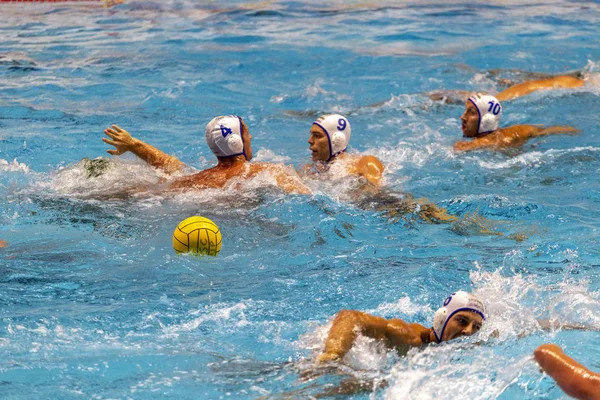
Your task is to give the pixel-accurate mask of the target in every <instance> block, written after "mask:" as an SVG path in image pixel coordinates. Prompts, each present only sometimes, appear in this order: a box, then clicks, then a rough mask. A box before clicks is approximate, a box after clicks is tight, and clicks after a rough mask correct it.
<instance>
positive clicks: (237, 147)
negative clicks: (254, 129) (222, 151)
mask: <svg viewBox="0 0 600 400" xmlns="http://www.w3.org/2000/svg"><path fill="white" fill-rule="evenodd" d="M226 140H227V147H229V149H230V150H231V151H232V152H234V153H242V152H243V151H244V142H243V141H242V137H241V136H237V135H228V136H227V138H226Z"/></svg>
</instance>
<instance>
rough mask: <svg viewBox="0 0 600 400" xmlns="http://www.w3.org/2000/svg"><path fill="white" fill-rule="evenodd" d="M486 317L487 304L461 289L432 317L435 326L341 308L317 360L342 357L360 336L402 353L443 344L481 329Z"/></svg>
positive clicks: (448, 298)
mask: <svg viewBox="0 0 600 400" xmlns="http://www.w3.org/2000/svg"><path fill="white" fill-rule="evenodd" d="M485 318H486V309H485V305H484V304H483V302H482V301H481V300H479V299H478V298H477V297H476V296H474V295H473V294H470V293H467V292H463V291H458V292H456V293H452V294H451V295H450V296H448V297H447V298H446V300H444V303H443V305H442V307H441V308H440V309H438V310H437V311H436V312H435V315H434V317H433V327H431V328H427V327H425V326H423V325H420V324H411V323H408V322H405V321H403V320H401V319H397V318H395V319H385V318H382V317H377V316H374V315H371V314H367V313H363V312H360V311H353V310H343V311H340V312H339V313H338V314H337V316H336V317H335V319H334V320H333V325H332V326H331V329H330V330H329V334H328V336H327V339H326V341H325V350H324V351H323V353H321V354H319V356H317V361H318V362H326V361H335V360H342V359H343V358H344V356H345V355H346V353H348V351H350V349H351V348H352V345H353V344H354V341H355V340H356V338H357V336H358V335H359V334H360V335H364V336H367V337H370V338H373V339H376V340H381V341H382V342H383V343H385V345H386V346H387V347H388V348H393V349H395V350H396V351H397V352H399V353H400V354H402V355H404V354H406V352H407V351H408V350H409V349H410V348H412V347H416V346H422V345H426V344H429V343H441V342H445V341H448V340H452V339H456V338H458V337H461V336H470V335H472V334H474V333H477V332H478V331H479V330H480V329H481V325H482V324H483V321H484V320H485Z"/></svg>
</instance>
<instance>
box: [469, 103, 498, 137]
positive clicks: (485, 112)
mask: <svg viewBox="0 0 600 400" xmlns="http://www.w3.org/2000/svg"><path fill="white" fill-rule="evenodd" d="M469 101H470V102H471V103H473V105H474V106H475V107H476V108H477V113H478V114H479V128H478V129H477V134H479V135H481V134H486V133H490V132H493V131H495V130H496V129H498V125H499V124H500V117H502V105H501V104H500V101H498V99H497V98H495V97H494V96H492V95H491V94H483V93H476V94H474V95H473V96H471V97H469Z"/></svg>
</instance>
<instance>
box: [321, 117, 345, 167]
mask: <svg viewBox="0 0 600 400" xmlns="http://www.w3.org/2000/svg"><path fill="white" fill-rule="evenodd" d="M313 125H317V126H319V127H320V128H321V129H323V130H324V131H325V135H327V140H328V141H329V159H328V160H327V161H330V160H331V159H332V158H333V157H335V156H337V155H338V154H340V153H342V152H344V151H346V148H347V147H348V142H349V141H350V134H351V133H352V129H351V128H350V122H348V119H347V118H346V117H344V116H342V115H339V114H328V115H322V116H320V117H319V118H318V119H317V120H316V121H315V122H313Z"/></svg>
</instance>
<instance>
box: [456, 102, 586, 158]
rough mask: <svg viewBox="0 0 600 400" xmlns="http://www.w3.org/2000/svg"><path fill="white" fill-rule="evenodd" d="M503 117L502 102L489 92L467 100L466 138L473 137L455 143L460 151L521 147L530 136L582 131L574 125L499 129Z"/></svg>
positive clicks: (523, 126) (463, 119) (521, 126)
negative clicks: (467, 140)
mask: <svg viewBox="0 0 600 400" xmlns="http://www.w3.org/2000/svg"><path fill="white" fill-rule="evenodd" d="M501 116H502V105H501V104H500V101H499V100H498V99H497V98H496V97H494V96H492V95H489V94H483V93H476V94H474V95H473V96H471V97H469V99H468V100H467V101H466V103H465V112H464V113H463V114H462V115H461V117H460V120H461V121H462V131H463V137H466V138H472V139H473V140H472V141H469V142H466V141H464V142H456V143H454V146H453V147H454V150H456V151H470V150H475V149H480V148H493V149H501V148H507V147H518V146H521V145H523V144H524V143H525V142H526V141H527V140H528V139H530V138H533V137H538V136H545V135H552V134H561V133H564V134H574V133H578V132H579V131H578V130H577V129H575V128H573V127H572V126H550V127H548V128H544V127H542V126H537V125H513V126H509V127H506V128H498V124H499V123H500V117H501Z"/></svg>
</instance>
